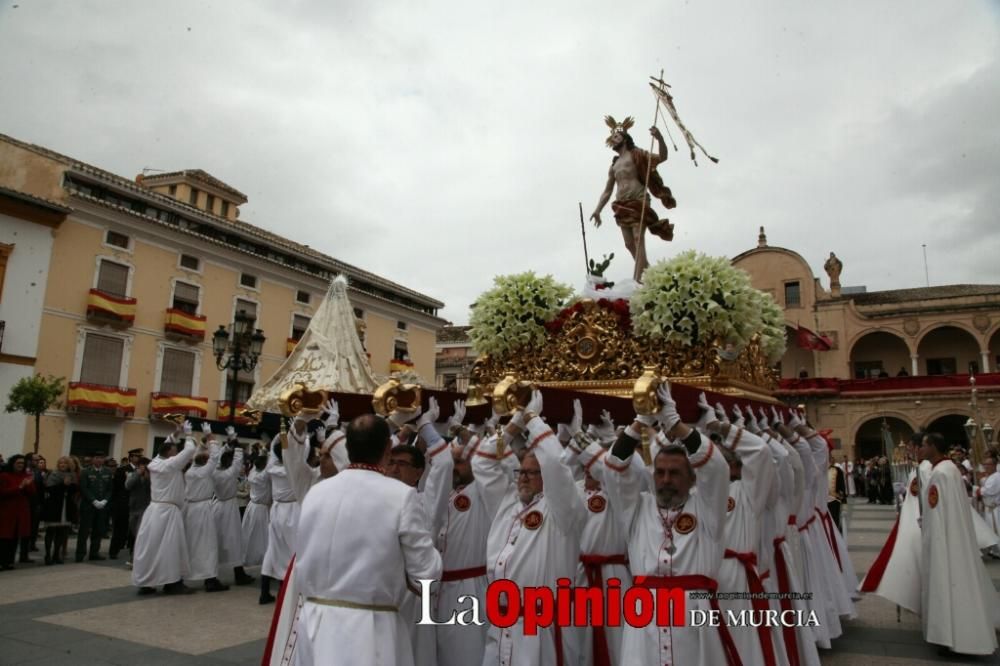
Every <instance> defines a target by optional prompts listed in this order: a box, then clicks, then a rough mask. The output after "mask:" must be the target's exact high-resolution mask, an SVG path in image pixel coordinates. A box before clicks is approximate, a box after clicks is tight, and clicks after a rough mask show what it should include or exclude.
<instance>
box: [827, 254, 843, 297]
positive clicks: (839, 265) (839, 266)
mask: <svg viewBox="0 0 1000 666" xmlns="http://www.w3.org/2000/svg"><path fill="white" fill-rule="evenodd" d="M823 268H824V269H825V270H826V274H827V275H829V276H830V291H832V292H835V293H834V295H835V296H836V295H837V294H839V293H840V271H841V270H843V268H844V263H843V262H842V261H841V260H840V259H838V258H837V255H835V254H834V253H833V252H831V253H830V257H829V258H828V259H827V260H826V263H824V264H823Z"/></svg>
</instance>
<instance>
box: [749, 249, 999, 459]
mask: <svg viewBox="0 0 1000 666" xmlns="http://www.w3.org/2000/svg"><path fill="white" fill-rule="evenodd" d="M733 264H734V265H735V266H737V267H739V268H742V269H744V270H745V271H747V272H748V273H749V274H750V276H751V280H752V282H753V284H754V286H755V287H757V288H758V289H762V290H765V291H768V292H769V293H771V294H772V295H773V296H774V297H775V298H776V300H777V301H778V303H779V304H780V305H781V306H782V307H783V308H784V311H785V321H786V331H787V333H788V338H789V339H788V351H787V352H786V354H785V356H784V358H782V361H781V366H780V370H781V376H782V387H781V391H780V393H779V395H780V397H782V398H783V399H786V400H788V401H790V402H798V403H802V404H805V405H806V406H807V408H808V411H809V414H810V417H811V418H812V420H813V421H814V422H815V423H816V424H817V425H818V426H819V427H821V428H830V429H832V430H833V434H832V437H833V438H834V439H836V440H839V442H840V445H841V448H842V449H843V450H844V453H846V454H847V455H854V456H858V455H861V456H864V457H866V458H867V457H870V456H871V455H874V454H876V453H880V452H881V450H882V442H883V440H886V439H888V440H891V441H892V442H895V443H897V444H898V443H899V442H900V441H901V440H903V439H905V438H906V437H908V436H909V435H910V434H911V433H912V432H913V431H914V430H916V429H919V428H929V429H934V430H939V431H941V432H943V433H944V434H945V436H946V437H948V438H949V439H950V440H951V441H952V442H954V443H962V442H964V440H965V435H964V431H963V430H962V425H963V424H964V423H965V422H966V421H967V420H968V419H969V417H974V418H975V419H976V420H977V421H988V422H990V423H991V424H996V423H997V422H998V421H1000V374H997V368H998V365H1000V285H989V284H981V285H947V286H937V287H918V288H913V289H896V290H889V291H866V290H861V289H856V288H855V289H852V288H849V287H842V286H841V284H840V279H839V278H840V273H841V270H842V269H843V266H842V264H841V262H840V260H839V259H837V258H836V257H834V256H831V257H830V258H829V259H828V260H827V261H826V265H825V269H826V272H827V286H826V287H824V286H823V284H822V282H821V281H820V279H819V278H817V277H816V276H815V275H814V274H813V271H812V269H811V268H810V266H809V264H808V263H807V262H806V261H805V259H803V258H802V257H801V256H800V255H799V254H798V253H796V252H794V251H793V250H789V249H786V248H782V247H774V246H770V245H768V243H767V238H766V236H765V235H764V231H763V229H761V233H760V236H759V238H758V244H757V247H755V248H753V249H751V250H748V251H746V252H743V253H742V254H740V255H738V256H736V257H734V258H733ZM847 264H848V275H849V270H850V258H849V257H847ZM800 327H802V328H805V329H808V330H809V331H812V332H815V333H817V334H819V335H821V336H825V338H826V339H827V340H829V342H830V343H831V344H830V349H829V350H826V351H818V350H810V349H804V348H803V347H801V346H799V345H798V344H797V338H798V336H797V335H796V332H797V331H798V329H799V328H800ZM818 346H822V345H818ZM970 376H975V377H976V378H977V387H978V388H977V394H978V399H977V408H978V412H979V413H978V415H977V414H976V413H975V412H974V410H973V409H972V407H971V406H970V404H969V403H970V396H971V392H970V388H971V387H970V384H969V377H970ZM883 431H887V432H888V437H887V438H886V437H885V436H884V435H883ZM887 453H888V452H887Z"/></svg>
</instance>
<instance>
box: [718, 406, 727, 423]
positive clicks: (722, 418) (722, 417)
mask: <svg viewBox="0 0 1000 666" xmlns="http://www.w3.org/2000/svg"><path fill="white" fill-rule="evenodd" d="M715 418H717V419H719V422H720V423H729V416H728V415H727V414H726V408H725V407H723V406H722V403H721V402H717V403H715Z"/></svg>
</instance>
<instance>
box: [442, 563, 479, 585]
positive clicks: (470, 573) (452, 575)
mask: <svg viewBox="0 0 1000 666" xmlns="http://www.w3.org/2000/svg"><path fill="white" fill-rule="evenodd" d="M485 575H486V565H485V564H484V565H482V566H480V567H469V568H468V569H452V570H451V571H445V572H444V573H442V574H441V582H442V583H447V582H450V581H453V580H465V579H467V578H478V577H479V576H485Z"/></svg>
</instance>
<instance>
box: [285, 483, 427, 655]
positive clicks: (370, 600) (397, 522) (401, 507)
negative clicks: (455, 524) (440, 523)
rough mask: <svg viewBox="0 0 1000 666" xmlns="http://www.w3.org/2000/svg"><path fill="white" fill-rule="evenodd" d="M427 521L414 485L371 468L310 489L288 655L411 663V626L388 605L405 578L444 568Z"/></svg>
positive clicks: (397, 600) (397, 598)
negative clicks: (294, 635) (297, 600)
mask: <svg viewBox="0 0 1000 666" xmlns="http://www.w3.org/2000/svg"><path fill="white" fill-rule="evenodd" d="M426 524H427V518H426V516H425V515H424V512H423V508H422V507H421V505H420V502H419V501H418V498H417V497H416V493H415V491H414V490H413V489H412V488H410V487H408V486H406V485H404V484H402V483H400V482H399V481H397V480H395V479H390V478H387V477H385V476H382V475H381V474H378V473H375V472H371V471H367V470H362V469H347V470H344V471H343V472H341V473H340V474H337V475H336V476H334V477H332V478H330V479H326V480H324V481H322V482H320V483H318V484H317V485H316V486H315V487H314V488H313V489H312V490H311V491H310V493H309V497H307V498H306V501H305V503H304V505H303V507H302V515H301V530H300V532H299V538H298V541H297V548H296V552H297V557H296V561H295V574H294V575H295V577H296V581H297V587H298V589H299V592H300V594H301V595H302V596H303V598H304V599H305V602H304V603H303V605H302V610H301V613H300V616H299V619H298V623H297V636H298V640H297V643H296V648H295V654H294V661H293V663H295V664H298V665H301V666H313V665H314V664H324V665H332V666H337V665H338V664H345V665H347V664H349V665H350V666H368V665H371V666H396V665H400V666H408V665H409V664H412V663H413V653H412V649H411V643H410V628H409V627H407V626H406V623H405V621H404V620H403V618H402V617H401V616H400V614H399V613H398V612H396V611H393V610H391V609H392V608H398V607H399V605H400V604H401V603H402V600H403V597H404V595H406V594H409V593H408V592H407V590H406V583H407V579H409V580H410V581H411V582H413V581H416V580H418V579H436V578H438V577H439V576H440V574H441V556H440V554H439V553H438V552H437V550H436V549H435V548H434V542H433V540H432V539H431V535H430V533H429V532H428V531H427V529H426ZM332 563H336V566H331V564H332ZM324 601H325V602H327V603H323V602H324ZM329 602H333V603H335V604H337V603H342V602H347V603H348V604H360V605H365V606H379V607H382V608H384V610H373V609H368V608H365V609H361V608H349V607H343V606H338V605H329Z"/></svg>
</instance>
